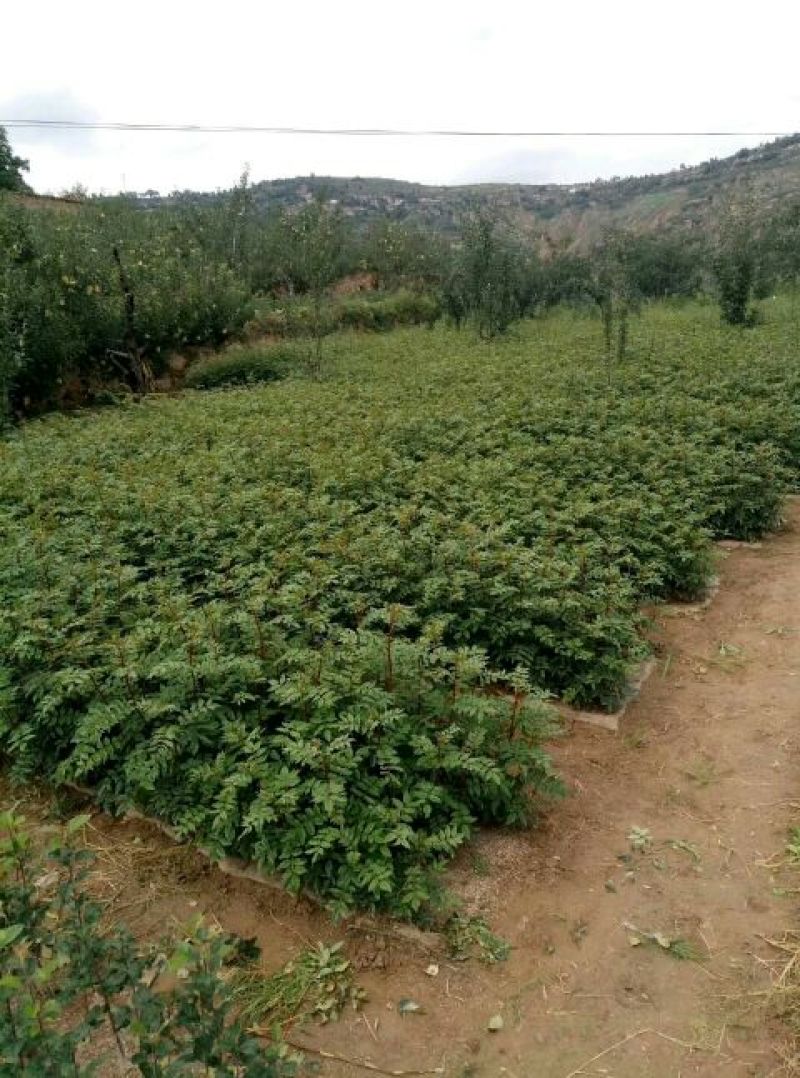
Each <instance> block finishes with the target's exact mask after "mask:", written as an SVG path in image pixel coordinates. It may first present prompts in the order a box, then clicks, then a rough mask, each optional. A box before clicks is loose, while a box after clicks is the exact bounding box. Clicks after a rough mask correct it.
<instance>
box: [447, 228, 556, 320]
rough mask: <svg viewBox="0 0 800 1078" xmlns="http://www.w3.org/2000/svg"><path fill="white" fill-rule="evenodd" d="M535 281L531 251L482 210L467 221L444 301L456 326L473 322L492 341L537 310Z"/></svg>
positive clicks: (448, 280)
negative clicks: (514, 323) (534, 297)
mask: <svg viewBox="0 0 800 1078" xmlns="http://www.w3.org/2000/svg"><path fill="white" fill-rule="evenodd" d="M534 280H535V274H534V271H533V267H532V257H531V255H530V252H526V251H525V249H524V248H523V247H522V246H521V245H520V243H519V242H518V241H517V240H516V239H515V238H513V237H512V236H511V235H510V234H509V233H508V230H507V229H506V230H502V229H501V227H500V221H499V219H498V217H497V215H496V214H494V213H492V212H490V211H489V210H486V209H479V210H476V211H475V212H473V213H472V214H471V215H470V216H468V217H467V218H466V219H465V222H464V225H463V228H462V240H461V248H460V250H459V251H458V253H457V255H456V258H455V261H454V265H453V269H452V271H451V273H450V276H449V278H448V279H447V281H446V282H445V284H444V287H443V290H442V302H443V305H444V309H445V312H446V314H447V315H448V317H449V318H450V320H451V321H452V322H453V324H454V325H456V326H460V325H461V324H462V323H470V324H472V325H474V327H475V329H476V330H477V331H478V335H479V336H480V337H483V338H484V339H487V340H488V339H490V338H492V337H496V336H497V335H498V334H502V333H505V331H506V330H507V329H508V328H509V326H510V325H511V324H512V323H513V322H516V321H517V320H518V319H520V318H522V316H523V315H524V314H525V313H527V312H528V311H529V310H530V309H531V307H532V301H533V282H534Z"/></svg>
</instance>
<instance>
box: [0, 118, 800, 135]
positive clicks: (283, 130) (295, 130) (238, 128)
mask: <svg viewBox="0 0 800 1078" xmlns="http://www.w3.org/2000/svg"><path fill="white" fill-rule="evenodd" d="M0 126H2V127H16V128H19V127H36V128H55V129H60V130H67V131H68V130H80V131H165V132H176V133H181V134H204V135H223V134H227V135H335V136H367V137H391V138H394V137H401V138H784V137H787V136H789V135H793V134H795V132H793V131H479V130H475V131H469V130H466V131H465V130H452V129H449V130H448V129H440V130H427V129H415V128H394V127H254V126H248V125H246V124H217V125H214V124H148V123H138V124H134V123H110V122H109V123H101V122H94V121H89V120H0Z"/></svg>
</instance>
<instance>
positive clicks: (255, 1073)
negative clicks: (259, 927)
mask: <svg viewBox="0 0 800 1078" xmlns="http://www.w3.org/2000/svg"><path fill="white" fill-rule="evenodd" d="M87 820H88V817H85V816H84V817H76V818H75V819H74V820H73V821H71V822H70V823H69V824H68V825H67V827H66V828H65V830H64V833H63V835H59V836H58V838H57V839H56V841H55V842H54V843H53V845H52V846H51V847H50V848H49V849H48V850H47V851H46V853H45V854H43V855H40V854H39V853H38V851H37V850H36V848H35V844H34V841H33V837H32V834H31V832H30V830H29V829H28V828H27V827H26V826H25V821H24V818H22V817H20V816H16V815H14V814H13V813H10V812H4V813H2V814H0V958H1V959H2V971H3V976H2V977H1V978H0V1060H2V1063H3V1067H2V1073H3V1074H15V1075H20V1076H23V1078H37V1076H41V1075H60V1076H61V1075H64V1076H73V1078H77V1076H78V1075H88V1074H90V1073H95V1070H96V1067H97V1066H98V1065H99V1064H100V1060H95V1062H94V1064H92V1065H89V1066H88V1067H86V1066H85V1064H83V1063H82V1062H81V1057H82V1056H84V1055H85V1049H86V1047H87V1045H92V1042H93V1040H94V1041H96V1039H97V1037H98V1036H100V1037H102V1036H103V1035H105V1036H106V1037H108V1036H109V1035H110V1037H111V1040H112V1043H113V1045H114V1048H115V1050H116V1053H117V1055H118V1057H119V1061H120V1063H121V1065H122V1066H123V1067H124V1069H125V1073H128V1072H135V1073H137V1074H145V1075H152V1076H156V1075H167V1074H171V1075H179V1074H187V1075H188V1074H201V1073H202V1074H209V1073H214V1074H219V1075H223V1074H228V1075H233V1074H238V1075H246V1076H248V1078H284V1076H288V1075H293V1074H296V1073H297V1071H296V1067H295V1065H294V1063H293V1062H291V1061H287V1060H285V1059H284V1058H281V1057H282V1052H281V1050H280V1049H279V1048H278V1047H275V1046H271V1047H266V1048H265V1047H263V1046H262V1045H261V1044H260V1043H259V1042H258V1041H257V1040H255V1039H254V1038H253V1037H251V1036H250V1035H249V1034H248V1033H247V1032H246V1031H245V1028H244V1025H243V1024H242V1022H241V1021H240V1020H239V1019H237V1018H236V1017H234V1014H233V991H232V988H231V986H230V984H229V977H228V976H227V974H228V972H229V971H228V969H227V967H228V966H229V965H230V964H231V963H232V962H233V960H234V958H235V953H236V944H235V942H234V941H233V940H232V939H230V938H227V937H225V936H224V935H223V934H222V933H221V932H218V931H217V932H215V931H213V930H209V929H207V928H206V927H204V925H203V924H202V921H201V920H198V921H196V922H195V924H194V925H192V926H191V927H190V928H189V931H188V933H187V934H186V935H185V937H184V938H183V939H182V940H181V941H180V942H179V943H178V944H177V946H176V945H175V943H174V942H172V941H170V942H168V943H167V948H166V952H162V953H161V954H159V951H158V950H157V949H156V948H148V949H142V948H141V947H140V946H139V945H138V944H137V942H136V940H135V939H134V938H133V936H132V935H131V934H130V932H129V931H128V930H127V928H125V927H124V926H122V925H119V924H115V925H113V926H111V927H108V926H105V925H103V924H101V918H102V915H103V908H102V906H101V905H100V904H99V903H97V902H95V901H93V900H92V899H91V898H90V897H89V896H88V894H87V893H86V890H85V887H84V881H85V879H86V877H87V874H88V871H89V869H90V867H91V862H92V855H91V854H90V853H89V852H88V851H87V850H85V849H82V848H80V845H79V844H78V843H77V842H76V841H75V838H76V836H77V834H78V832H79V831H80V830H81V829H82V827H83V825H84V824H85V823H86V822H87ZM164 953H166V954H167V955H168V956H169V957H167V958H166V960H164ZM161 969H166V970H168V971H169V972H171V973H173V974H178V977H177V978H176V982H175V986H174V987H173V988H167V989H164V988H162V987H159V988H158V989H156V988H154V987H153V980H154V977H155V976H156V975H157V973H158V972H159V971H160V970H161ZM114 1048H112V1051H114Z"/></svg>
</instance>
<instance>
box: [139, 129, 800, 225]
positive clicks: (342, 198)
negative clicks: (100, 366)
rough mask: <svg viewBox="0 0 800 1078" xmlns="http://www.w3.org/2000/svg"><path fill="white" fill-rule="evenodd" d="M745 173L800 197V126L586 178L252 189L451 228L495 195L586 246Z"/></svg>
mask: <svg viewBox="0 0 800 1078" xmlns="http://www.w3.org/2000/svg"><path fill="white" fill-rule="evenodd" d="M741 180H747V181H749V182H750V184H751V185H752V189H753V193H754V195H755V198H756V201H757V204H758V205H759V206H761V207H762V209H764V210H767V209H770V208H772V207H774V206H775V205H776V204H777V203H778V202H779V201H780V200H781V199H784V198H789V197H792V196H796V197H800V134H798V135H790V136H788V137H786V138H781V139H776V140H775V141H773V142H768V143H765V144H764V145H761V146H757V147H755V148H753V149H744V150H740V151H739V152H738V153H735V154H733V155H732V156H730V157H722V158H711V160H709V161H706V162H704V163H703V164H701V165H695V166H692V167H690V168H679V169H674V170H672V171H671V172H663V173H658V174H652V175H646V176H628V177H614V178H612V179H610V180H596V181H594V182H592V183H577V184H555V183H553V184H517V183H515V184H506V183H483V184H470V185H466V186H457V187H446V186H430V185H426V184H421V183H407V182H405V181H403V180H387V179H377V178H362V177H360V176H356V177H352V178H341V177H335V176H298V177H295V178H294V179H285V180H265V181H262V182H261V183H257V184H255V185H253V187H252V188H251V195H252V197H253V198H254V200H255V202H256V204H257V205H258V206H259V207H260V208H262V209H268V208H277V207H280V208H284V209H286V208H295V207H299V206H302V205H303V204H304V203H306V202H309V201H310V200H311V199H313V198H314V197H315V195H317V194H319V193H324V194H325V195H326V197H327V198H329V199H331V200H333V201H335V202H336V203H338V204H339V205H340V206H341V207H342V210H343V211H344V213H345V214H347V215H348V216H349V217H351V218H353V220H354V221H356V222H358V223H363V224H368V223H369V222H370V221H373V220H375V219H377V218H389V219H390V220H394V221H413V222H415V223H417V224H419V225H422V226H424V227H427V228H432V229H435V230H437V231H440V232H444V233H452V232H455V231H456V230H457V228H458V222H459V219H460V217H461V215H462V213H463V212H464V210H465V209H467V208H468V207H469V206H470V205H474V204H475V203H476V202H479V203H480V202H489V201H491V202H494V203H496V204H497V205H498V206H500V207H502V208H503V209H504V210H505V211H506V212H507V213H508V214H509V215H510V216H511V217H512V218H513V219H514V220H515V221H516V223H517V224H518V226H519V227H520V228H521V229H522V230H523V231H525V232H527V233H529V234H530V235H531V236H534V237H547V239H548V242H555V243H559V242H563V243H574V244H577V245H579V246H582V245H584V244H586V243H588V242H591V240H592V239H594V238H596V237H597V236H598V235H599V233H600V231H601V230H602V228H603V227H604V226H605V225H608V224H611V223H614V224H619V225H622V226H625V227H628V228H630V229H632V230H633V231H634V232H645V231H650V230H654V229H658V228H678V229H696V228H698V227H702V226H703V224H704V223H705V222H706V221H707V220H708V218H709V216H710V215H711V213H712V212H713V207H714V205H715V203H716V202H717V201H718V200H719V198H720V196H721V195H723V194H724V192H725V191H726V190H727V189H728V188H730V186H731V185H732V184H734V183H736V182H737V181H741ZM227 193H228V192H221V191H217V192H209V193H200V192H194V191H184V192H176V193H174V194H172V195H168V196H161V195H158V194H157V193H156V192H148V193H147V194H146V195H140V196H137V201H139V203H140V204H141V205H146V206H150V207H155V206H159V205H169V204H174V203H175V202H181V201H184V202H185V201H188V202H191V203H193V204H209V203H214V202H216V201H218V200H219V199H220V198H221V197H223V196H224V195H225V194H227Z"/></svg>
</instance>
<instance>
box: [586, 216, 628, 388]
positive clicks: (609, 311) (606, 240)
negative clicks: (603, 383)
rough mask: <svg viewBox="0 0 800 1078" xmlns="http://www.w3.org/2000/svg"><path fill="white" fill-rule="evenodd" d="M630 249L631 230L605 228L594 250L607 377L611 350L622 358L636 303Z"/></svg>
mask: <svg viewBox="0 0 800 1078" xmlns="http://www.w3.org/2000/svg"><path fill="white" fill-rule="evenodd" d="M631 252H632V240H631V236H630V234H629V233H627V232H625V231H624V230H622V229H618V228H609V229H607V230H606V232H605V234H604V235H603V238H602V240H601V242H600V243H599V245H598V247H597V248H596V250H595V257H594V274H593V291H594V299H595V302H596V303H597V305H598V306H599V308H600V314H601V316H602V319H603V338H604V341H605V353H606V363H607V365H608V377H609V381H610V380H611V370H612V361H613V358H614V354H615V353H616V358H617V361H618V362H619V361H622V360H623V359H624V358H625V353H626V351H627V346H628V321H629V318H630V314H631V312H632V310H634V308H635V305H636V299H637V293H636V288H635V286H634V281H633V274H632V266H631V261H632V259H631Z"/></svg>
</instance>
